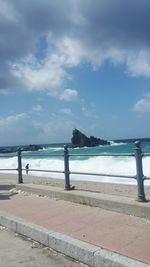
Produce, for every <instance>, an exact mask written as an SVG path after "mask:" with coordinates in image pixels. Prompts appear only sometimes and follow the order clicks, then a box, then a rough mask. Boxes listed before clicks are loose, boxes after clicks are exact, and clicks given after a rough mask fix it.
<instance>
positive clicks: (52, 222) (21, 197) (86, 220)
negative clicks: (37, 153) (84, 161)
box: [0, 193, 150, 264]
mask: <svg viewBox="0 0 150 267" xmlns="http://www.w3.org/2000/svg"><path fill="white" fill-rule="evenodd" d="M0 210H1V211H4V212H7V213H9V214H12V215H15V216H18V217H21V218H24V219H26V220H28V221H30V222H32V223H35V224H38V225H41V226H43V227H46V228H48V229H52V230H55V231H57V232H60V233H64V234H66V235H69V236H71V237H73V238H76V239H79V240H83V241H85V242H88V243H91V244H94V245H97V246H100V247H102V248H106V249H108V250H111V251H115V252H118V253H119V254H122V255H125V256H128V257H130V258H133V259H136V260H139V261H142V262H145V263H148V264H150V221H149V220H146V219H142V218H137V217H134V216H130V215H125V214H121V213H116V212H112V211H107V210H103V209H100V208H96V207H89V206H85V205H79V204H75V203H71V202H65V201H64V200H56V199H50V198H48V197H37V196H36V195H30V194H27V193H19V194H13V195H10V196H9V195H7V194H6V195H5V194H4V195H3V194H2V193H0Z"/></svg>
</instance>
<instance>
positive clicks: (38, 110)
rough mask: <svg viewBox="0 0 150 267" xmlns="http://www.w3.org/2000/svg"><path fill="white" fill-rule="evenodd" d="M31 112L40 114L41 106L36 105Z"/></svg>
mask: <svg viewBox="0 0 150 267" xmlns="http://www.w3.org/2000/svg"><path fill="white" fill-rule="evenodd" d="M32 110H33V111H37V112H40V111H42V110H43V108H42V106H41V105H36V106H34V107H32Z"/></svg>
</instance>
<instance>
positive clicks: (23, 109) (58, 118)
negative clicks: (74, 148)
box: [0, 0, 150, 146]
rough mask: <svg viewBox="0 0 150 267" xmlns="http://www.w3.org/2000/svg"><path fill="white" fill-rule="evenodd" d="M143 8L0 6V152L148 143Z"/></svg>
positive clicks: (149, 69)
mask: <svg viewBox="0 0 150 267" xmlns="http://www.w3.org/2000/svg"><path fill="white" fill-rule="evenodd" d="M149 13H150V2H149V1H148V0H143V1H137V0H136V1H135V0H132V1H129V0H126V1H119V0H105V1H102V0H95V1H94V4H93V1H92V0H86V1H84V0H80V1H79V0H62V1H59V0H55V1H51V0H38V2H37V1H35V0H30V1H29V0H26V1H25V0H23V1H20V0H14V1H10V0H5V1H4V0H0V145H1V146H3V145H17V144H33V143H37V144H41V143H56V142H69V141H70V139H71V136H72V131H73V129H74V128H78V129H79V130H81V131H83V132H84V133H85V134H86V135H88V136H90V135H94V136H96V137H100V138H104V139H109V140H113V139H124V138H138V137H150V119H149V116H150V16H149Z"/></svg>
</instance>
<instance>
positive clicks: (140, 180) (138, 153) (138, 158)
mask: <svg viewBox="0 0 150 267" xmlns="http://www.w3.org/2000/svg"><path fill="white" fill-rule="evenodd" d="M32 156H35V157H39V156H44V157H45V156H49V157H54V156H57V157H63V158H64V170H63V171H58V170H41V169H40V170H39V169H30V172H32V171H36V172H39V171H40V172H51V173H63V174H64V177H65V189H66V190H72V189H74V188H75V187H74V186H71V184H70V174H80V175H92V176H104V177H105V176H107V177H119V178H130V179H135V180H136V181H137V191H138V194H137V200H138V201H140V202H146V198H145V192H144V181H145V180H150V177H146V176H144V174H143V163H142V158H143V157H144V156H150V153H142V150H141V146H140V142H139V141H136V142H135V153H109V154H108V153H107V154H104V153H101V154H70V153H69V149H68V146H67V145H65V146H64V153H63V154H46V155H45V154H40V153H39V154H35V155H34V154H32ZM77 156H80V157H82V156H86V157H89V156H94V157H95V156H98V157H102V156H103V157H109V156H115V157H120V156H121V157H135V163H136V175H135V176H130V175H121V174H107V173H89V172H75V171H70V169H69V157H77ZM0 157H4V156H2V155H0ZM7 157H8V156H7ZM9 157H10V156H9ZM17 157H18V167H17V168H16V169H0V171H6V170H7V171H12V170H15V171H18V183H23V177H22V171H23V170H26V169H24V168H22V152H21V149H19V150H18V154H17ZM23 157H26V155H23Z"/></svg>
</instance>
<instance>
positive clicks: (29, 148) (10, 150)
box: [0, 145, 43, 153]
mask: <svg viewBox="0 0 150 267" xmlns="http://www.w3.org/2000/svg"><path fill="white" fill-rule="evenodd" d="M42 148H43V147H42V146H39V145H27V146H10V147H0V153H15V152H17V151H18V149H21V151H37V150H39V149H42Z"/></svg>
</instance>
